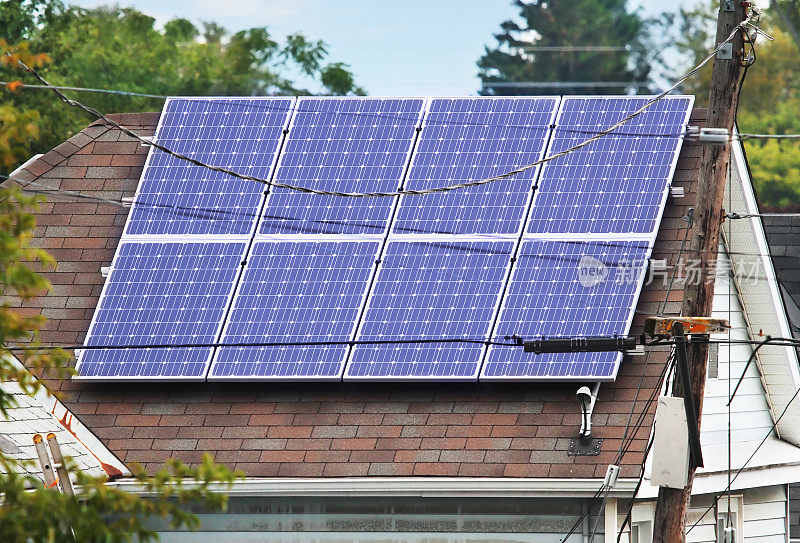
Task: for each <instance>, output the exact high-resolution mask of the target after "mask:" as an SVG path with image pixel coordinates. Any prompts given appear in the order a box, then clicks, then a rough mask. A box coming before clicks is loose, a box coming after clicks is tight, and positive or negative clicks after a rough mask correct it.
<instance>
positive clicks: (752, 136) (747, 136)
mask: <svg viewBox="0 0 800 543" xmlns="http://www.w3.org/2000/svg"><path fill="white" fill-rule="evenodd" d="M552 49H553V50H555V49H558V48H552ZM548 50H549V49H548ZM10 84H11V83H10V82H8V81H0V85H6V86H7V85H10ZM489 84H490V85H491V86H500V85H507V86H510V85H512V84H513V85H517V84H519V85H520V86H540V87H545V86H552V87H557V86H560V87H580V86H585V87H589V86H598V85H600V84H603V82H583V83H581V82H562V83H552V82H542V83H539V82H529V83H524V82H507V83H503V82H497V83H489ZM606 84H607V85H612V86H616V85H623V84H624V85H627V86H631V85H635V84H636V83H622V82H607V83H606ZM19 88H30V89H44V90H52V89H57V90H68V91H76V92H93V93H103V94H114V95H122V96H134V97H142V98H158V99H168V98H171V97H170V96H167V95H163V94H143V93H138V92H129V91H120V90H112V89H101V88H93V87H70V86H60V85H50V86H48V85H35V84H19ZM189 98H203V96H196V97H195V96H190V97H189ZM232 98H233V97H232ZM632 98H635V97H632ZM248 107H259V108H260V109H276V110H281V111H298V112H302V113H326V114H331V113H332V114H334V115H347V116H361V117H375V118H387V119H397V120H408V117H403V116H397V115H388V114H380V113H364V112H357V111H351V112H347V111H335V112H330V111H322V110H314V109H306V108H300V107H288V108H270V107H268V106H267V107H264V106H254V105H252V104H248ZM424 122H425V124H428V125H437V126H480V127H488V128H514V129H517V128H518V129H528V130H535V129H539V130H544V129H546V128H548V127H546V126H535V125H516V124H497V123H479V122H469V121H458V122H452V121H436V120H434V119H430V118H426V119H425V121H424ZM552 129H553V130H556V131H562V132H572V133H576V134H600V133H602V131H600V130H582V129H576V128H562V127H558V126H554V127H552ZM611 135H614V136H632V137H659V138H683V139H686V140H688V141H693V139H694V138H692V133H691V132H688V131H686V132H679V133H673V134H645V133H636V132H619V131H615V132H613V133H612V134H611ZM750 139H787V140H794V139H800V134H751V133H737V134H734V135H731V141H744V140H750Z"/></svg>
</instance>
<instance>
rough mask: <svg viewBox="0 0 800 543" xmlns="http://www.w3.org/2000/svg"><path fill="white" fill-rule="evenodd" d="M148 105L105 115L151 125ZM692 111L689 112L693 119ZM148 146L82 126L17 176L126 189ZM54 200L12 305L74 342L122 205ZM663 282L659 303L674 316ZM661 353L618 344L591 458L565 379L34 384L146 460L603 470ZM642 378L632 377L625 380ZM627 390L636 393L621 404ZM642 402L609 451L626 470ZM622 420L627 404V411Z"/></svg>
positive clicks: (117, 192)
mask: <svg viewBox="0 0 800 543" xmlns="http://www.w3.org/2000/svg"><path fill="white" fill-rule="evenodd" d="M158 117H159V114H157V113H142V114H124V115H117V116H114V119H115V120H116V121H117V122H120V123H122V124H124V125H126V126H128V127H129V128H131V129H133V130H135V131H137V132H138V133H140V134H142V135H145V136H148V135H152V134H153V132H154V130H155V125H156V123H157V121H158ZM704 118H705V112H704V111H703V110H695V112H694V114H693V117H692V120H691V122H692V124H695V125H696V124H702V123H703V121H704ZM700 151H701V148H700V146H699V145H697V144H694V143H691V142H684V146H683V150H682V152H681V156H680V160H679V161H678V167H677V171H676V173H675V178H674V185H675V186H678V187H683V188H684V190H685V195H686V196H685V197H684V198H682V199H672V198H670V200H669V202H668V204H667V208H666V210H665V213H664V216H663V220H662V224H661V228H660V230H659V234H658V239H657V241H656V244H655V248H654V252H653V259H665V260H667V262H668V263H672V262H673V260H674V258H675V256H676V253H677V249H678V246H679V245H680V240H681V239H682V237H683V234H684V229H685V227H686V222H685V221H684V220H683V217H684V215H685V214H686V211H687V209H688V207H690V206H691V205H692V204H693V201H694V196H695V185H696V180H697V177H698V165H699V160H700V159H699V157H700ZM146 154H147V148H146V147H144V146H142V145H140V144H139V143H138V142H136V141H134V140H132V139H131V138H130V137H128V136H125V135H124V134H122V133H121V132H120V131H119V130H116V129H113V128H112V127H110V126H107V125H105V124H103V123H100V122H98V123H95V124H93V125H91V126H89V127H87V128H86V129H85V130H83V131H82V132H81V133H79V134H77V135H76V136H74V137H73V138H70V140H68V141H67V142H65V143H63V144H61V145H59V146H58V147H56V148H55V149H54V150H53V151H50V152H49V153H47V154H46V155H44V156H42V157H41V158H40V159H39V160H37V161H35V162H33V163H32V164H30V165H29V166H28V167H27V168H26V170H25V171H23V172H22V173H21V174H20V175H19V176H18V177H21V178H22V179H24V180H37V181H39V182H41V183H45V184H49V185H52V186H54V187H58V188H61V189H66V190H74V191H80V192H81V193H83V194H89V195H95V196H102V197H104V198H112V199H117V200H119V199H121V198H122V197H131V196H133V195H134V191H135V189H136V185H137V182H138V179H139V176H140V173H141V170H142V167H143V165H144V161H145V157H146ZM68 200H69V199H67V198H61V197H53V198H52V201H51V202H49V203H46V204H45V205H44V206H43V208H42V210H41V211H40V212H39V215H38V231H37V237H36V240H37V243H38V244H39V245H40V246H41V247H43V248H45V249H47V250H48V251H49V252H50V253H51V254H52V255H53V256H54V257H55V259H56V260H57V261H58V266H57V267H56V269H55V271H54V272H51V273H48V274H47V277H48V279H49V280H50V281H51V283H52V284H53V291H52V292H51V293H50V294H49V295H48V296H46V297H42V298H39V299H38V300H35V301H33V302H32V303H29V304H26V305H25V308H24V309H23V310H24V311H26V312H28V313H32V314H42V315H44V316H45V317H47V318H48V321H47V324H46V325H45V327H44V329H43V331H42V334H41V338H42V341H43V342H44V343H55V344H73V343H81V342H82V340H83V338H84V336H85V334H86V332H87V330H88V327H89V322H90V319H91V318H92V314H93V313H94V309H95V306H96V305H97V300H98V296H99V295H100V291H101V289H102V287H103V282H104V279H103V277H102V275H101V273H100V268H101V267H102V266H108V265H109V264H110V262H111V260H112V258H113V256H114V251H115V248H116V246H117V243H118V241H119V237H120V234H121V232H122V228H123V225H124V223H125V218H126V215H127V213H128V209H125V208H122V207H119V206H113V205H108V204H101V203H94V202H87V201H79V202H76V201H68ZM665 289H666V286H665V285H664V284H663V283H662V282H661V281H656V282H655V283H653V284H652V285H649V286H646V287H645V288H644V290H643V292H642V294H641V296H640V299H639V303H638V313H637V317H636V318H635V319H634V325H633V332H634V333H636V332H637V331H640V330H641V327H642V325H643V322H644V318H645V316H646V315H648V314H653V313H655V312H656V311H657V306H658V304H659V303H660V302H662V301H663V299H664V296H665V294H666V292H665ZM681 298H682V292H681V290H680V289H679V288H677V289H676V288H673V290H672V292H671V294H670V296H669V300H668V303H667V305H666V312H667V313H677V312H678V310H679V308H680V301H681ZM666 359H667V353H666V352H665V351H654V352H653V354H652V356H650V357H649V359H647V361H646V359H645V357H644V356H633V357H626V358H625V360H624V361H623V363H622V366H621V368H620V371H619V375H618V378H617V380H616V381H615V382H613V383H605V384H603V385H602V386H601V387H600V395H599V399H598V401H597V404H596V407H595V411H594V417H593V430H594V432H593V433H594V435H595V436H596V437H600V438H604V440H605V441H604V443H603V448H602V452H601V454H600V455H598V456H580V457H575V456H567V447H568V444H569V441H570V439H571V438H573V437H575V436H576V435H577V432H578V429H579V425H580V417H579V412H578V411H579V410H578V404H577V401H576V399H575V391H576V390H577V388H578V384H570V383H548V384H545V383H527V384H523V383H507V384H492V383H476V384H466V385H465V384H445V383H430V384H425V383H413V384H411V383H398V384H391V383H343V384H336V383H333V384H331V383H327V384H321V383H249V384H248V383H244V384H243V383H236V384H233V383H107V384H97V383H93V384H92V383H85V382H75V381H49V385H50V386H51V387H52V388H53V389H54V390H58V391H60V392H62V393H65V394H66V395H67V396H66V398H65V400H64V403H65V404H66V406H67V407H68V408H69V409H70V410H71V411H72V412H73V413H74V414H75V415H76V416H78V417H79V418H80V419H81V421H82V422H83V423H84V424H85V425H86V426H87V427H88V428H90V429H91V430H92V431H93V432H94V433H95V435H97V437H99V438H100V439H101V440H102V441H103V442H104V443H105V444H106V445H107V446H108V447H109V448H110V449H111V451H112V452H114V453H115V454H116V455H117V456H118V457H119V458H120V459H122V460H123V461H124V462H131V461H136V462H139V463H142V464H144V465H145V467H147V468H148V469H150V470H153V469H155V468H156V467H158V466H159V465H160V464H161V463H162V462H163V461H164V460H166V459H167V458H170V457H175V458H180V459H182V460H184V461H187V462H197V461H198V460H199V459H200V457H201V455H202V454H203V452H204V451H209V452H211V453H212V454H213V455H214V457H215V458H216V460H217V461H219V462H224V463H226V464H228V465H229V466H230V467H232V468H237V469H241V470H243V471H244V472H245V473H246V474H247V475H250V476H272V477H274V476H302V477H325V476H331V477H333V476H352V477H357V476H379V475H386V476H389V475H391V476H437V475H438V476H470V477H559V478H560V477H573V478H585V477H587V478H590V477H603V476H604V474H605V471H606V467H607V465H608V464H609V462H611V461H612V459H613V458H614V456H615V455H616V453H617V450H618V448H619V447H620V444H621V440H622V438H623V436H624V435H625V431H626V424H627V422H628V419H629V413H630V412H631V410H633V411H634V412H635V413H639V412H641V410H642V409H643V407H644V405H645V402H646V400H647V399H648V398H649V397H650V396H651V394H657V393H658V392H657V391H658V389H659V386H660V379H659V376H660V372H661V369H662V368H663V365H664V364H665V363H666ZM641 376H644V377H643V380H642V387H641V390H639V391H638V394H637V388H638V386H639V383H640V377H641ZM634 403H635V405H634ZM654 409H655V404H651V405H650V408H649V409H648V412H647V414H646V415H645V424H644V425H643V427H641V428H639V429H638V431H637V432H636V433H635V435H634V436H633V441H632V443H631V446H630V449H629V452H628V453H627V454H626V455H625V456H624V458H623V460H622V472H621V476H622V477H634V476H638V474H639V466H640V464H641V462H642V458H643V452H644V449H645V446H646V443H647V439H648V437H649V435H650V426H651V424H652V420H653V412H654ZM635 419H636V417H634V420H635Z"/></svg>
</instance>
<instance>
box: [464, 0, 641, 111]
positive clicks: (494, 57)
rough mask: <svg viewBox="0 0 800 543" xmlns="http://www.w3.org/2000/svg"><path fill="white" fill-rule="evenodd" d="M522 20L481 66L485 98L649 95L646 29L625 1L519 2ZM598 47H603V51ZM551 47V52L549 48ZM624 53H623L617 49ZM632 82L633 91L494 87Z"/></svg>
mask: <svg viewBox="0 0 800 543" xmlns="http://www.w3.org/2000/svg"><path fill="white" fill-rule="evenodd" d="M514 4H515V5H516V6H517V7H518V8H519V12H520V16H519V18H518V19H517V20H509V21H505V22H503V23H502V24H501V25H500V28H501V30H500V32H499V33H498V34H495V38H496V39H497V42H498V43H497V46H496V47H495V48H491V49H490V48H488V47H486V48H485V52H484V54H483V56H482V57H481V58H480V60H479V61H478V68H479V73H478V75H479V77H480V78H481V81H482V82H483V84H484V89H485V90H484V91H482V92H481V93H482V94H495V95H524V94H619V93H622V92H625V91H626V90H633V91H636V90H647V89H646V87H644V86H640V85H645V84H646V83H647V82H648V81H649V76H650V58H649V55H648V53H647V52H646V51H647V49H648V46H649V43H648V38H647V33H648V28H649V27H650V26H651V25H652V24H655V23H654V22H653V21H647V20H645V19H643V18H642V16H641V15H640V14H639V13H638V12H635V11H630V10H629V9H628V7H627V0H571V1H564V0H528V1H525V0H515V1H514ZM597 46H603V47H605V50H603V49H598V48H597ZM548 48H549V49H548ZM616 48H622V49H616ZM594 81H604V82H625V83H628V82H630V83H631V85H630V87H628V88H627V89H626V88H620V87H609V86H603V85H597V86H592V87H580V88H575V87H568V86H564V87H538V86H537V87H524V86H523V87H503V86H497V87H492V86H491V83H494V82H510V83H514V82H521V83H525V82H594Z"/></svg>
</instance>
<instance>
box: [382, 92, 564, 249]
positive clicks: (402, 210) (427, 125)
mask: <svg viewBox="0 0 800 543" xmlns="http://www.w3.org/2000/svg"><path fill="white" fill-rule="evenodd" d="M523 100H526V101H530V102H533V103H534V104H535V103H547V102H552V106H551V110H550V112H549V116H548V118H547V121H546V122H545V124H542V125H524V126H526V127H529V128H530V129H532V130H533V129H536V128H539V130H540V131H541V132H542V133H543V136H542V142H541V146H540V147H541V148H540V149H539V150H538V151H535V152H531V153H530V154H534V155H535V159H534V160H531V161H524V163H521V164H517V165H516V166H507V167H503V168H501V169H500V171H498V172H492V174H491V175H486V176H479V177H476V178H474V179H473V178H472V177H470V178H469V179H462V178H459V179H452V180H441V181H440V182H434V183H432V184H430V186H427V184H426V183H424V181H423V180H419V179H414V178H413V175H414V173H415V171H419V170H422V171H425V170H428V171H431V172H435V170H436V169H437V168H438V167H440V166H437V165H434V164H430V165H420V160H421V154H423V153H425V154H430V153H429V152H428V151H427V150H425V149H424V148H425V146H426V145H428V144H429V143H428V142H429V140H426V136H429V133H430V132H432V131H435V128H432V127H436V126H437V125H445V126H448V125H453V126H458V125H462V126H468V125H473V124H475V125H478V126H481V125H485V126H487V127H489V128H498V127H499V128H508V127H507V126H504V125H493V123H492V122H491V120H489V121H488V122H486V123H459V122H443V123H438V122H437V123H433V122H432V117H435V116H441V117H445V118H447V117H448V116H450V115H458V114H459V113H465V112H454V111H452V110H451V109H445V110H440V111H433V109H434V108H436V106H437V105H438V104H440V103H447V102H456V101H463V102H465V103H478V102H486V103H491V102H503V101H509V102H512V101H516V102H522V101H523ZM560 106H561V97H560V96H535V97H534V96H531V97H511V96H480V97H448V96H442V97H438V96H437V97H430V98H429V99H428V101H427V103H426V106H425V112H424V116H423V119H422V124H421V127H420V128H421V130H420V132H419V136H418V138H417V142H416V145H415V147H414V153H413V155H412V156H411V160H410V162H409V165H408V168H407V170H406V175H405V178H406V182H405V184H404V188H406V189H414V190H424V189H426V188H432V187H438V186H444V185H451V184H455V183H460V182H465V181H468V180H478V179H480V178H484V177H491V176H492V175H499V174H500V173H505V172H507V171H510V170H512V169H515V168H518V167H522V166H525V165H527V164H529V163H530V162H534V161H536V160H541V159H542V158H543V157H544V155H545V152H546V150H547V145H548V141H549V140H550V135H551V132H552V125H553V123H554V122H555V118H556V115H557V114H558V111H559V109H560ZM513 107H514V106H511V108H513ZM534 107H535V106H534ZM466 113H473V112H466ZM475 113H477V112H475ZM492 113H495V112H492ZM496 113H498V114H499V115H503V114H511V115H514V114H516V115H523V113H521V112H520V113H517V112H513V113H512V112H508V113H507V112H502V111H501V112H496ZM528 113H529V114H533V113H534V112H532V111H531V112H528ZM536 113H544V112H536ZM511 128H517V127H516V126H511ZM435 136H436V135H435V134H434V135H431V136H430V137H431V138H433V137H435ZM535 138H538V136H530V137H527V138H525V139H528V140H534V139H535ZM462 139H463V138H462ZM520 139H522V138H520ZM470 144H472V145H474V142H468V143H467V144H465V145H466V146H467V147H469V146H470ZM462 150H463V149H462ZM453 152H455V153H456V154H460V152H461V151H449V152H448V151H444V154H452V153H453ZM498 152H503V153H508V152H510V151H508V150H506V149H504V150H501V151H498ZM520 152H521V151H520ZM474 153H475V154H478V153H479V151H474ZM436 154H438V152H436ZM518 154H519V153H518ZM480 167H485V168H491V166H484V165H472V164H471V165H470V169H473V170H474V169H478V168H480ZM540 170H541V166H537V167H535V168H532V169H531V173H530V174H527V172H526V174H523V176H525V183H526V187H525V191H524V192H525V193H526V194H527V197H526V199H525V202H524V203H522V204H521V205H520V206H519V208H520V218H519V219H518V222H519V223H520V224H519V225H518V227H517V229H516V230H515V231H502V232H498V231H493V232H487V231H478V230H476V229H474V228H472V229H469V231H465V232H435V231H423V232H410V231H402V230H399V229H398V227H399V223H407V222H415V221H414V219H413V217H414V216H415V215H414V214H413V210H414V206H411V205H404V204H405V203H406V202H409V201H410V199H413V198H420V197H419V196H401V197H400V198H399V201H398V203H397V211H396V212H395V215H394V218H393V220H392V224H391V225H390V236H406V235H407V236H436V235H440V234H441V235H445V236H446V235H463V236H476V235H489V236H501V237H502V236H519V235H520V233H521V232H522V231H523V229H524V228H525V223H524V218H525V217H526V216H527V213H528V209H529V207H530V204H531V199H532V197H533V192H532V188H533V186H534V184H535V183H536V179H537V178H538V176H539V173H540ZM527 175H530V177H531V179H527ZM503 182H504V181H497V182H492V183H489V184H485V185H481V186H478V187H475V188H469V189H460V190H459V191H457V192H459V193H472V194H476V193H478V192H479V191H482V190H492V189H493V188H494V187H495V186H496V185H497V184H498V183H503ZM515 182H517V183H519V182H520V176H514V177H512V178H511V180H510V181H509V182H508V183H509V184H513V183H515ZM519 192H520V193H522V192H523V191H521V190H520V191H519ZM425 197H426V198H429V199H437V200H444V201H446V200H447V199H448V198H450V199H452V198H453V197H454V193H453V192H446V193H438V194H430V195H426V196H425ZM409 213H410V214H411V217H412V218H406V217H404V216H403V215H404V214H409ZM426 222H430V221H426ZM433 222H435V221H433ZM506 222H511V219H508V220H507V221H506Z"/></svg>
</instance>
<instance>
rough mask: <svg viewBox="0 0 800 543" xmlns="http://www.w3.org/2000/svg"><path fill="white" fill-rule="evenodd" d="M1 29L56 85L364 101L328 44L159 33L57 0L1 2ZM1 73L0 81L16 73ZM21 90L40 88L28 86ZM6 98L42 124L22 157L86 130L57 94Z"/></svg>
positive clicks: (186, 31) (132, 102)
mask: <svg viewBox="0 0 800 543" xmlns="http://www.w3.org/2000/svg"><path fill="white" fill-rule="evenodd" d="M0 28H5V29H6V31H5V34H6V35H5V38H6V39H7V40H8V41H10V42H28V43H29V44H30V47H31V48H32V49H34V50H37V51H48V52H49V53H50V59H51V62H50V63H49V64H48V65H46V66H45V67H44V68H43V69H42V70H41V74H42V75H43V76H44V77H45V78H46V79H47V80H48V81H49V82H50V83H52V84H54V85H64V86H80V87H95V88H102V89H116V90H125V91H130V92H137V93H144V94H158V95H174V96H192V95H199V96H204V95H206V96H208V95H220V96H225V95H227V96H233V95H238V96H258V95H304V94H312V93H314V92H316V93H322V94H341V95H344V94H363V93H364V90H363V89H362V88H361V87H359V86H358V85H357V84H356V81H355V77H354V76H353V74H352V73H351V72H350V71H349V69H348V66H347V65H346V64H343V63H341V62H332V61H329V60H328V49H327V46H326V44H325V43H324V42H322V41H314V40H309V39H307V38H306V37H304V36H303V35H302V34H299V33H298V34H293V35H290V36H288V37H287V38H286V40H285V41H284V42H283V43H279V42H278V41H276V40H275V39H274V38H273V37H272V36H271V35H270V33H269V31H268V30H267V28H251V29H247V30H243V31H241V32H236V33H234V34H229V33H228V32H227V30H226V29H224V28H223V27H221V26H220V25H218V24H216V23H214V22H205V23H203V25H202V28H200V29H198V28H197V27H195V26H194V25H193V24H192V23H191V22H190V21H188V20H186V19H173V20H171V21H169V22H167V23H166V24H165V25H164V27H163V28H161V29H159V28H157V27H156V25H155V19H153V18H152V17H150V16H148V15H145V14H144V13H141V12H139V11H137V10H135V9H133V8H119V7H111V8H108V7H101V8H97V9H82V8H78V7H67V6H65V5H64V4H62V3H61V2H60V0H24V1H22V0H11V1H9V2H4V3H0ZM9 70H10V69H9V68H5V69H0V79H2V80H5V81H9V80H13V79H15V78H19V74H15V73H13V72H11V71H9ZM23 82H24V83H38V82H37V81H36V80H34V79H33V78H31V77H26V78H24V81H23ZM4 94H5V96H2V98H3V99H5V100H7V101H8V102H10V103H11V104H13V105H14V106H15V107H16V108H17V109H20V110H35V111H38V112H39V114H40V115H41V117H42V118H43V119H47V130H42V131H41V134H40V137H39V138H38V139H37V140H36V143H35V144H34V145H32V146H29V149H28V153H29V154H30V153H34V152H46V151H47V150H49V149H51V148H53V147H54V146H56V145H58V144H59V143H61V142H62V141H64V140H65V139H67V138H68V137H69V136H71V135H72V134H73V133H75V132H76V131H78V130H80V129H81V128H83V127H84V126H86V124H87V122H88V121H90V120H94V119H88V118H87V117H86V116H85V114H83V113H81V112H79V111H78V110H75V109H74V108H68V107H66V106H64V105H63V104H61V103H60V102H59V101H58V100H57V99H56V98H55V96H54V95H52V94H51V93H47V92H45V91H41V90H33V89H28V90H25V89H24V88H22V89H21V90H18V91H17V92H16V93H4ZM71 94H72V96H74V97H75V98H77V99H79V100H80V101H82V102H83V103H85V104H87V105H90V106H92V107H95V108H96V109H98V110H99V111H102V112H107V113H119V112H127V111H159V110H160V109H161V106H162V101H161V100H159V99H147V98H136V97H130V96H120V95H108V94H94V93H81V94H80V95H76V94H74V93H71Z"/></svg>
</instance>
